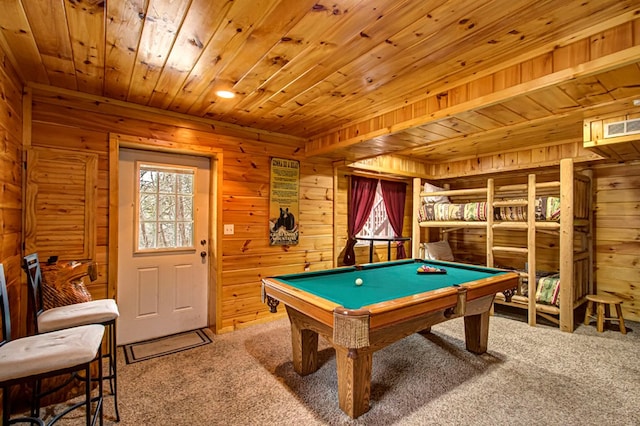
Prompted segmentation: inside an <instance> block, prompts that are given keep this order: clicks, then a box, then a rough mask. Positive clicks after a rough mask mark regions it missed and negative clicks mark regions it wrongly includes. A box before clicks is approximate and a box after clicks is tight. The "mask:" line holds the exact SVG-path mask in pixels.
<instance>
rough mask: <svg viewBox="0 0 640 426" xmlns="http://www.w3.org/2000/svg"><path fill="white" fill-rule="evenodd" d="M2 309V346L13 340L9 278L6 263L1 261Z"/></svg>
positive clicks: (0, 308)
mask: <svg viewBox="0 0 640 426" xmlns="http://www.w3.org/2000/svg"><path fill="white" fill-rule="evenodd" d="M0 311H2V312H1V313H2V341H0V346H2V345H4V344H5V343H7V342H8V341H9V340H11V314H10V313H9V295H8V294H7V280H6V279H5V277H4V265H3V264H2V263H0Z"/></svg>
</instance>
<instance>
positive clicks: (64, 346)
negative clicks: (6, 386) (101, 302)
mask: <svg viewBox="0 0 640 426" xmlns="http://www.w3.org/2000/svg"><path fill="white" fill-rule="evenodd" d="M103 334H104V326H103V325H100V324H91V325H83V326H81V327H75V328H67V329H65V330H59V331H53V332H51V333H44V334H36V335H34V336H28V337H23V338H21V339H16V340H11V341H9V342H7V343H5V344H4V345H3V346H1V347H0V382H8V381H10V380H14V379H18V378H24V377H31V376H36V375H40V374H43V373H47V372H49V371H54V370H56V371H58V370H65V369H68V368H72V367H75V366H77V365H80V364H86V363H89V362H91V361H93V360H94V358H95V357H96V352H97V350H98V348H99V347H100V345H101V344H102V337H103Z"/></svg>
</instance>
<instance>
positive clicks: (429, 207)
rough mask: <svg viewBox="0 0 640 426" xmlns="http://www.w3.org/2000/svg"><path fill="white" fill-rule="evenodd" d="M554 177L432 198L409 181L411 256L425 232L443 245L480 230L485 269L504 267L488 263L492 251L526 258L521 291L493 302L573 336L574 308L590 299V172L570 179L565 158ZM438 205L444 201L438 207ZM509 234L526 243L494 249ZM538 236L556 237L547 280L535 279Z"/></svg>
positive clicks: (451, 191)
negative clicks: (520, 235)
mask: <svg viewBox="0 0 640 426" xmlns="http://www.w3.org/2000/svg"><path fill="white" fill-rule="evenodd" d="M556 176H559V178H557V179H556V178H554V180H551V181H538V180H537V176H536V174H534V173H532V174H529V175H528V176H527V181H526V183H521V184H510V185H496V184H495V183H494V179H493V178H488V179H487V181H486V186H485V187H481V188H477V187H476V188H467V189H447V188H445V189H443V190H440V191H435V192H424V190H423V182H422V180H421V179H420V178H416V179H414V185H413V188H414V189H413V206H414V208H413V224H414V226H413V232H412V249H413V250H412V253H420V252H421V247H424V244H423V243H424V242H423V241H421V240H422V239H423V238H424V234H425V232H423V230H424V229H425V228H438V229H439V230H440V235H441V236H442V237H441V239H443V240H446V238H447V234H448V233H449V232H452V231H456V230H460V229H464V228H477V229H480V230H482V232H485V231H486V265H487V266H490V267H494V266H500V267H505V266H509V265H495V262H494V258H495V254H496V253H500V252H509V253H512V255H515V256H522V257H524V256H526V259H527V261H526V263H525V265H526V266H525V268H524V269H522V270H521V271H520V273H521V276H522V278H523V281H524V282H526V283H527V285H526V288H525V291H521V289H514V291H513V292H505V293H501V294H498V295H497V296H496V300H495V303H497V304H502V305H508V306H512V307H516V308H522V309H526V310H528V315H527V317H528V322H529V324H530V325H532V326H533V325H535V324H536V318H537V317H538V316H540V317H542V318H545V319H547V320H549V321H551V322H553V323H555V324H557V325H559V327H560V329H561V330H562V331H568V332H573V330H574V310H575V309H576V308H578V307H579V306H580V305H582V304H583V303H584V302H585V301H586V296H587V295H588V294H590V293H593V248H592V226H593V225H592V222H593V207H592V198H593V197H592V184H591V172H590V171H589V170H587V171H583V172H581V173H578V172H576V171H575V170H574V164H573V161H572V159H563V160H561V162H560V166H559V173H558V174H556ZM446 199H450V201H443V200H446ZM433 200H437V201H433ZM457 200H463V201H465V202H462V203H460V202H458V201H457ZM468 200H473V202H469V201H468ZM510 230H520V231H521V232H524V233H525V234H526V244H521V245H518V246H505V245H498V244H496V240H495V239H494V235H495V233H496V232H501V231H510ZM540 233H546V234H552V235H554V237H553V238H557V241H558V243H557V244H558V246H559V249H558V251H557V256H558V259H555V260H557V265H558V268H557V269H558V270H557V271H555V272H556V273H557V275H556V276H555V277H545V278H540V279H536V277H537V276H538V275H537V270H536V238H537V235H538V234H540ZM514 269H515V268H514ZM549 288H550V290H551V291H547V290H549ZM550 297H551V298H550Z"/></svg>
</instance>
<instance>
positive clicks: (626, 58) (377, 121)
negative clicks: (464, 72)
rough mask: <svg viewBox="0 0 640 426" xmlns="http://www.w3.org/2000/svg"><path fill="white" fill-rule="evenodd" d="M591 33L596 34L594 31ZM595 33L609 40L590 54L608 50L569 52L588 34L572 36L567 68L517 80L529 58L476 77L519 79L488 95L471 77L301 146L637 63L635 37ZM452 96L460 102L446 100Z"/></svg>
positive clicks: (314, 149)
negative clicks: (620, 40)
mask: <svg viewBox="0 0 640 426" xmlns="http://www.w3.org/2000/svg"><path fill="white" fill-rule="evenodd" d="M622 25H624V24H622ZM637 27H638V26H633V27H630V29H629V31H631V32H633V33H636V32H638V29H637ZM633 35H634V34H629V37H628V39H631V40H638V39H639V37H633ZM635 35H637V34H635ZM592 37H597V35H594V36H592ZM600 38H601V39H600V40H599V42H600V46H602V45H603V44H607V43H609V44H610V45H608V46H607V48H606V50H604V49H602V48H600V49H599V50H598V51H597V52H596V53H592V54H591V56H596V55H597V53H599V52H607V53H608V54H604V55H602V56H599V57H595V58H582V57H580V56H579V55H576V57H571V56H570V55H571V54H572V52H571V46H572V45H578V44H582V45H584V42H585V41H590V40H591V38H589V39H581V40H577V41H575V42H574V43H572V44H569V45H567V46H565V48H566V49H565V51H564V52H563V53H564V57H562V61H563V64H564V65H565V66H566V65H567V61H569V64H570V65H571V66H568V67H567V68H564V69H561V70H559V71H558V70H557V68H558V67H554V66H553V63H552V64H551V66H549V65H546V69H545V68H544V67H542V66H541V67H539V68H540V69H537V70H536V71H535V72H536V73H537V74H536V75H537V78H533V79H530V80H528V81H521V80H520V79H521V78H522V77H521V76H522V73H523V67H525V65H526V66H527V69H530V65H531V64H533V65H535V63H536V59H534V60H533V62H531V61H525V62H522V63H520V64H516V65H515V66H510V67H506V68H503V69H502V70H497V71H494V72H493V74H492V75H491V76H481V77H477V78H476V81H480V80H483V81H486V79H487V77H493V79H494V80H497V79H499V78H502V77H503V75H504V74H509V73H511V74H513V73H516V74H517V75H516V81H520V82H519V84H515V85H512V86H510V87H505V88H498V90H494V91H492V92H490V93H488V94H482V93H481V92H479V91H475V92H472V91H471V90H469V87H473V86H474V83H475V85H477V84H478V83H476V82H474V81H470V82H465V83H464V84H461V85H459V86H457V87H451V88H449V89H447V90H444V91H434V92H433V93H432V94H431V95H430V96H429V97H427V98H426V99H425V100H421V101H416V102H413V103H410V104H408V105H405V106H403V107H401V108H397V109H395V110H393V111H391V112H387V113H384V114H379V115H377V116H374V117H372V118H370V119H368V120H366V121H361V122H358V123H354V124H352V125H350V126H348V127H343V128H340V129H337V130H335V131H332V132H329V133H326V134H323V135H319V136H317V137H314V138H311V139H310V140H309V142H308V143H307V145H306V154H307V156H314V155H326V154H329V153H331V152H332V151H335V150H340V149H344V148H348V147H350V146H353V145H355V144H358V143H361V142H364V141H367V140H370V139H374V138H378V137H380V136H384V135H389V134H393V133H397V132H401V131H404V130H407V129H410V128H412V127H417V126H423V125H425V124H429V123H433V122H436V121H438V120H441V119H444V118H446V117H450V116H455V115H456V114H459V113H463V112H467V111H472V110H475V109H479V108H482V107H487V106H490V105H496V104H499V103H502V102H506V101H509V100H511V99H516V98H519V97H521V96H523V95H525V94H527V95H531V94H534V93H543V92H544V91H545V90H550V89H551V88H553V87H555V86H557V85H559V84H562V83H567V82H572V81H574V80H576V79H578V78H581V77H587V76H591V75H596V74H598V73H603V72H606V71H609V70H613V69H616V68H619V67H622V66H625V65H628V64H632V63H635V62H637V60H638V57H639V55H640V46H639V44H640V43H639V42H637V41H636V42H635V43H636V45H634V46H631V47H628V46H627V45H626V44H623V43H620V44H616V42H615V40H614V41H612V42H610V41H608V40H606V39H605V37H600ZM556 56H558V50H557V49H552V50H551V51H549V52H547V54H546V55H541V56H540V57H539V58H537V62H539V63H541V64H543V63H545V62H549V61H552V62H553V61H554V59H556ZM461 93H462V94H463V96H462V97H460V96H459V95H460V94H461ZM456 96H457V97H458V98H459V99H462V100H463V101H462V102H459V103H457V104H455V105H451V103H452V102H453V100H454V99H456ZM473 96H475V97H473Z"/></svg>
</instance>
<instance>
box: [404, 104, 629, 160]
mask: <svg viewBox="0 0 640 426" xmlns="http://www.w3.org/2000/svg"><path fill="white" fill-rule="evenodd" d="M631 101H632V98H629V99H628V102H629V103H631ZM611 103H612V104H617V103H615V102H611ZM584 113H585V114H586V113H588V109H587V110H585V112H584ZM580 116H581V115H580V113H561V114H558V115H557V116H556V117H553V116H546V117H542V118H539V119H535V120H529V121H527V122H523V123H520V124H517V125H513V126H510V128H509V129H508V131H509V134H510V135H511V136H512V137H514V138H517V135H518V134H519V133H521V132H531V133H535V132H536V128H546V127H548V126H549V125H554V123H555V121H556V120H561V121H564V122H570V121H576V122H579V121H580ZM572 117H577V118H572ZM504 130H505V129H503V128H497V129H491V130H487V131H485V132H481V133H477V134H474V135H469V136H463V137H460V138H454V139H449V140H444V141H435V142H431V143H429V144H427V145H425V146H422V147H418V148H410V149H405V150H401V151H398V152H397V153H396V154H397V155H412V156H413V155H416V156H420V155H425V154H424V153H427V152H429V151H431V152H432V151H433V150H434V149H435V148H437V147H441V146H446V145H447V144H452V145H457V144H459V143H460V142H462V141H465V140H471V141H473V140H474V139H478V138H481V139H485V140H492V139H499V138H500V134H501V133H502V132H504ZM579 132H580V129H579V125H578V126H576V135H578V133H579ZM544 133H546V134H548V133H550V131H549V130H547V131H545V132H544ZM538 144H540V142H538Z"/></svg>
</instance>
